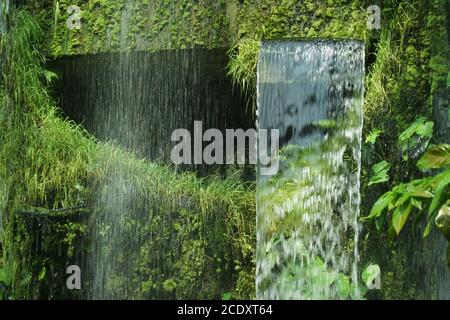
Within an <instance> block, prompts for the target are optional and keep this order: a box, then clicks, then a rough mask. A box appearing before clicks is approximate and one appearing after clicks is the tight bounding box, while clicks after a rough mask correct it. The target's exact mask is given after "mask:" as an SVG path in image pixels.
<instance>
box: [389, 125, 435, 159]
mask: <svg viewBox="0 0 450 320" xmlns="http://www.w3.org/2000/svg"><path fill="white" fill-rule="evenodd" d="M426 120H427V119H426V118H425V117H419V118H417V119H416V121H414V122H413V123H412V124H411V125H410V126H409V127H408V128H407V129H406V130H405V131H403V132H402V133H401V134H400V136H399V138H398V142H399V145H400V147H401V149H402V158H403V160H408V158H409V152H411V151H414V150H417V151H420V150H422V149H425V148H426V146H427V145H428V143H429V142H430V139H431V137H432V136H433V127H434V122H432V121H426Z"/></svg>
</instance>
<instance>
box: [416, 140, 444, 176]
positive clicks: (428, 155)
mask: <svg viewBox="0 0 450 320" xmlns="http://www.w3.org/2000/svg"><path fill="white" fill-rule="evenodd" d="M447 165H450V145H448V144H442V145H439V146H436V147H433V148H430V149H428V150H427V151H426V152H425V154H424V155H423V156H422V158H420V160H419V162H417V167H418V168H419V169H421V170H424V169H439V168H443V167H445V166H447Z"/></svg>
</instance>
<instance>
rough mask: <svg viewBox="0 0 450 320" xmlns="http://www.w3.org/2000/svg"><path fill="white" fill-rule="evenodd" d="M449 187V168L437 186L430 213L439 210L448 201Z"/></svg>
mask: <svg viewBox="0 0 450 320" xmlns="http://www.w3.org/2000/svg"><path fill="white" fill-rule="evenodd" d="M449 189H450V170H447V172H446V173H445V174H444V175H442V178H441V180H440V181H439V183H438V185H437V187H436V191H435V193H434V197H433V200H432V201H431V204H430V208H429V210H428V213H429V214H430V215H431V214H432V213H433V212H435V211H436V210H439V208H440V207H441V206H442V205H443V204H444V203H445V202H446V201H447V199H448V197H449V194H448V193H449V191H450V190H449Z"/></svg>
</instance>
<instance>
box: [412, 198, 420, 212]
mask: <svg viewBox="0 0 450 320" xmlns="http://www.w3.org/2000/svg"><path fill="white" fill-rule="evenodd" d="M411 204H412V205H413V206H414V207H416V208H417V209H419V210H422V201H420V200H418V199H416V198H411Z"/></svg>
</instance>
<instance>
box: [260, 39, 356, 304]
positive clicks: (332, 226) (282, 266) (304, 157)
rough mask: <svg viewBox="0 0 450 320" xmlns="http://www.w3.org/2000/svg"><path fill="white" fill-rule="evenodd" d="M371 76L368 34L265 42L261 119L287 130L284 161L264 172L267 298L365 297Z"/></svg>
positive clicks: (263, 124) (263, 293)
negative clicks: (363, 233) (364, 160)
mask: <svg viewBox="0 0 450 320" xmlns="http://www.w3.org/2000/svg"><path fill="white" fill-rule="evenodd" d="M363 82H364V45H363V43H361V42H358V41H351V40H348V41H347V40H342V41H341V40H313V41H268V42H263V43H262V46H261V49H260V56H259V62H258V87H257V89H258V93H257V105H258V127H259V128H264V129H278V130H279V131H280V142H279V143H280V150H279V152H278V154H277V155H273V156H277V157H278V158H279V160H280V166H279V170H278V173H277V174H276V175H273V176H263V175H260V174H259V175H258V177H257V260H256V261H257V266H256V268H257V269H256V272H257V274H256V286H257V297H258V298H260V299H335V298H342V299H345V298H348V297H352V298H359V297H360V293H359V289H358V268H357V263H358V257H359V254H358V236H359V230H360V226H359V224H358V216H359V206H360V182H359V179H360V178H359V176H360V170H361V155H360V153H361V151H360V150H361V136H362V106H363V90H364V83H363ZM346 276H348V277H349V278H351V283H349V282H348V281H347V280H346Z"/></svg>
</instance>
